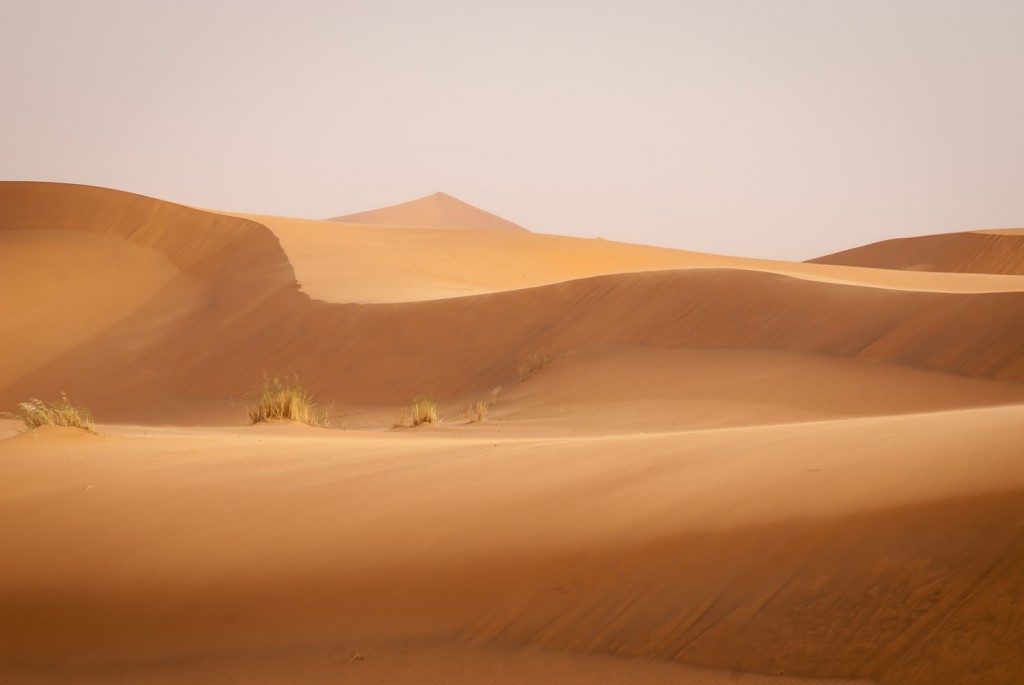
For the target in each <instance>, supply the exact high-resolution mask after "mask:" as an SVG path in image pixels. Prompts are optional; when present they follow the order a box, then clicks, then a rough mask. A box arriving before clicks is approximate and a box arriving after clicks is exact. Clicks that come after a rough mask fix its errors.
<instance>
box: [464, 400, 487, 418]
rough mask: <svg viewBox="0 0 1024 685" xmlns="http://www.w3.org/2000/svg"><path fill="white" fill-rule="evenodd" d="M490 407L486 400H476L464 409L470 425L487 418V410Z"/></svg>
mask: <svg viewBox="0 0 1024 685" xmlns="http://www.w3.org/2000/svg"><path fill="white" fill-rule="evenodd" d="M490 407H491V403H490V402H488V401H487V400H477V401H476V402H474V403H473V404H471V405H469V408H468V409H466V418H467V419H469V422H470V423H480V422H481V421H483V420H484V417H485V416H487V410H488V409H490Z"/></svg>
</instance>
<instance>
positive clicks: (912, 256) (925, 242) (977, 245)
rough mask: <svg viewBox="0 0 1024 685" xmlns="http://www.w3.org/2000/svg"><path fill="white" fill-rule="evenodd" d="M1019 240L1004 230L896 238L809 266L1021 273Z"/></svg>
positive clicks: (1015, 232) (1018, 232)
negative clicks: (828, 265)
mask: <svg viewBox="0 0 1024 685" xmlns="http://www.w3.org/2000/svg"><path fill="white" fill-rule="evenodd" d="M1022 237H1024V230H1022V229H1003V230H994V231H972V232H966V233H947V234H943V235H929V236H921V237H917V238H898V239H895V240H885V241H882V242H880V243H872V244H871V245H865V246H863V247H855V248H853V249H850V250H844V251H842V252H837V253H835V254H831V255H827V256H825V257H819V258H818V259H812V260H811V263H815V264H834V265H849V266H867V267H874V268H878V269H894V270H904V271H939V272H946V273H975V274H1024V240H1022Z"/></svg>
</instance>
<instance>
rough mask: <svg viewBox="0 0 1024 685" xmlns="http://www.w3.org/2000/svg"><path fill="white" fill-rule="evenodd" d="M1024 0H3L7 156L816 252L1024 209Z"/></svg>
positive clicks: (682, 242)
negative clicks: (457, 201) (446, 202)
mask: <svg viewBox="0 0 1024 685" xmlns="http://www.w3.org/2000/svg"><path fill="white" fill-rule="evenodd" d="M1022 35H1024V1H1021V0H1006V1H999V0H962V1H953V0H884V1H875V0H735V1H730V0H717V1H711V0H707V1H697V0H694V1H688V0H675V1H671V2H670V1H663V2H658V1H643V0H630V1H628V2H626V1H623V2H603V1H601V0H589V1H581V0H577V1H570V0H543V1H533V0H515V1H507V2H488V1H486V0H476V1H464V2H459V1H454V0H431V1H427V0H424V1H422V2H415V1H412V0H406V1H404V2H399V1H394V2H388V1H387V0H366V1H361V2H356V1H348V0H335V1H333V2H331V1H327V0H320V1H316V0H288V1H284V0H280V1H273V2H271V1H258V0H201V1H199V0H177V1H172V0H167V1H166V2H163V1H156V0H149V1H147V0H122V1H111V0H88V1H86V0H82V1H81V2H75V1H72V0H13V1H12V0H0V179H4V180H47V181H66V182H74V183H87V184H92V185H101V186H108V187H114V188H120V189H123V190H130V191H133V192H138V193H142V194H145V195H152V196H155V197H159V198H162V199H166V200H171V201H175V202H182V203H185V204H192V205H198V206H204V207H212V208H218V209H229V210H237V211H247V212H255V213H266V214H284V215H291V216H303V217H314V218H321V217H327V216H334V215H338V214H345V213H350V212H355V211H360V210H365V209H371V208H374V207H378V206H382V205H386V204H393V203H395V202H400V201H404V200H408V199H412V198H415V197H419V196H421V195H426V194H429V193H432V192H434V191H436V190H443V191H445V192H447V193H450V194H452V195H455V196H457V197H460V198H462V199H464V200H466V201H467V202H470V203H472V204H475V205H478V206H480V207H482V208H484V209H487V210H489V211H492V212H494V213H496V214H500V215H502V216H505V217H507V218H508V219H511V220H512V221H515V222H517V223H520V224H523V225H524V226H527V227H528V228H531V229H533V230H536V231H542V232H548V233H561V234H567V235H581V236H603V237H606V238H609V239H616V240H625V241H630V242H641V243H648V244H655V245H666V246H670V247H679V248H687V249H695V250H702V251H709V252H719V253H728V254H738V255H746V256H763V257H777V258H786V259H806V258H810V257H813V256H816V255H819V254H824V253H827V252H831V251H834V250H838V249H842V248H845V247H851V246H854V245H858V244H863V243H867V242H873V241H875V240H881V239H885V238H890V237H897V236H902V235H912V234H920V233H935V232H944V231H953V230H961V229H971V228H986V227H988V228H991V227H1006V226H1024V42H1022V40H1021V36H1022Z"/></svg>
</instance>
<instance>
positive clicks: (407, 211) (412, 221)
mask: <svg viewBox="0 0 1024 685" xmlns="http://www.w3.org/2000/svg"><path fill="white" fill-rule="evenodd" d="M328 221H338V222H341V223H346V224H369V225H372V226H397V227H404V228H457V229H466V230H471V231H526V230H527V229H525V228H523V227H522V226H520V225H519V224H514V223H512V222H511V221H509V220H508V219H503V218H501V217H500V216H498V215H496V214H491V213H490V212H487V211H484V210H482V209H480V208H479V207H474V206H473V205H471V204H469V203H467V202H463V201H462V200H460V199H458V198H455V197H452V196H451V195H448V194H447V193H434V194H433V195H427V196H426V197H421V198H418V199H416V200H410V201H409V202H402V203H400V204H397V205H390V206H388V207H381V208H380V209H371V210H369V211H365V212H357V213H355V214H345V215H344V216H336V217H334V218H331V219H328Z"/></svg>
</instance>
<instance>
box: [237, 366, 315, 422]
mask: <svg viewBox="0 0 1024 685" xmlns="http://www.w3.org/2000/svg"><path fill="white" fill-rule="evenodd" d="M255 395H256V400H255V402H254V403H253V404H251V405H249V420H250V421H252V422H253V423H259V422H260V421H272V420H274V419H278V420H283V419H290V420H292V421H300V422H302V423H306V424H309V425H310V426H318V427H321V428H326V427H327V426H328V425H329V423H330V420H329V419H328V418H327V412H326V411H317V409H316V404H315V403H314V402H313V395H311V394H310V393H309V392H307V391H306V390H305V388H303V387H302V386H301V385H300V384H299V378H298V376H293V377H292V378H291V379H290V380H289V379H287V378H286V379H285V380H284V381H283V382H282V381H281V380H280V379H278V378H270V377H269V376H267V374H266V373H264V374H263V380H262V381H261V382H260V384H259V385H258V386H257V387H256V391H255Z"/></svg>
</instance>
